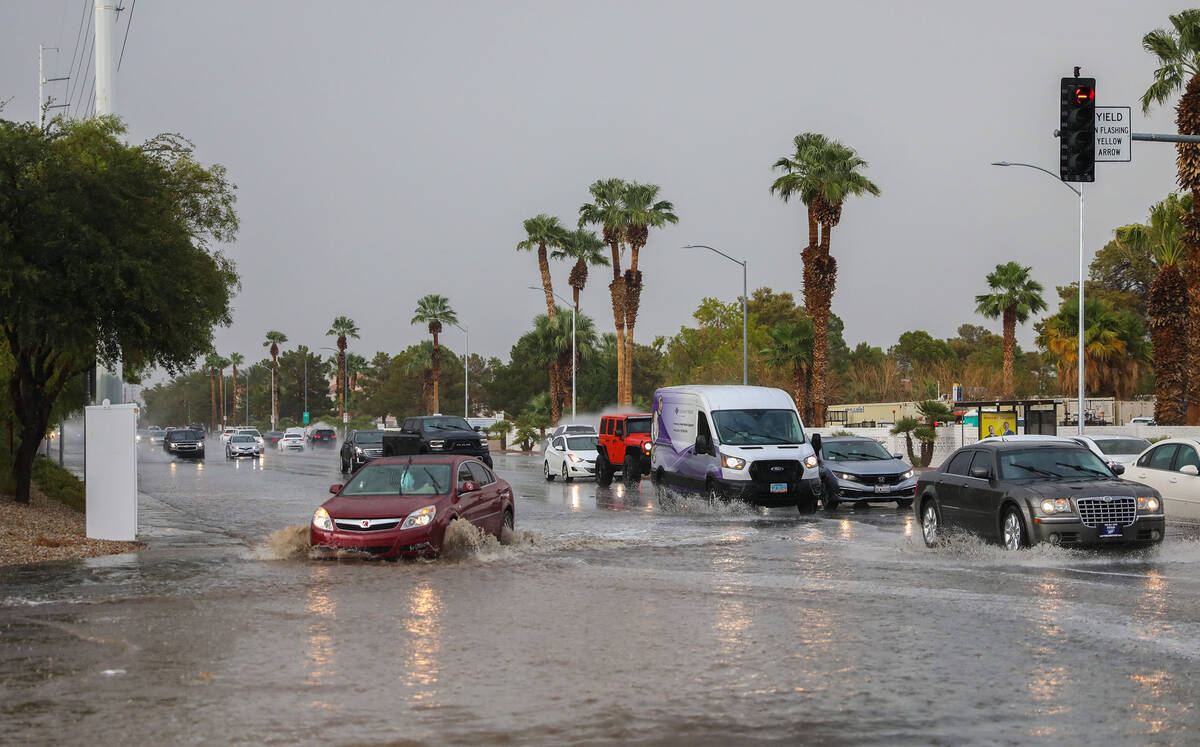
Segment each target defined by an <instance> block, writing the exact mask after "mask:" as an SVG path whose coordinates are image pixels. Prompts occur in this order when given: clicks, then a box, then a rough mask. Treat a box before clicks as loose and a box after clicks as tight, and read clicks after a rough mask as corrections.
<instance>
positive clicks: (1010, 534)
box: [1003, 506, 1029, 550]
mask: <svg viewBox="0 0 1200 747" xmlns="http://www.w3.org/2000/svg"><path fill="white" fill-rule="evenodd" d="M1003 538H1004V549H1005V550H1020V549H1021V548H1022V547H1026V546H1028V545H1029V538H1028V537H1027V536H1026V534H1025V522H1024V521H1023V520H1022V519H1021V513H1020V512H1019V511H1017V509H1015V508H1013V507H1011V506H1009V508H1008V510H1007V511H1005V512H1004V525H1003Z"/></svg>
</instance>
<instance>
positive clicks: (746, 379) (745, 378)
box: [742, 260, 750, 386]
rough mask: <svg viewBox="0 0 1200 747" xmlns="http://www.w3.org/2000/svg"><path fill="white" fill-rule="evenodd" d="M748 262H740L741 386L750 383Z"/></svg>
mask: <svg viewBox="0 0 1200 747" xmlns="http://www.w3.org/2000/svg"><path fill="white" fill-rule="evenodd" d="M748 264H750V261H749V260H746V261H745V262H742V386H746V385H747V384H749V383H750V373H749V372H750V368H749V364H748V363H747V361H748V360H749V356H748V354H747V352H746V351H747V348H746V265H748Z"/></svg>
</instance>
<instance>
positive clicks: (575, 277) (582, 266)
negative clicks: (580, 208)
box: [550, 228, 608, 313]
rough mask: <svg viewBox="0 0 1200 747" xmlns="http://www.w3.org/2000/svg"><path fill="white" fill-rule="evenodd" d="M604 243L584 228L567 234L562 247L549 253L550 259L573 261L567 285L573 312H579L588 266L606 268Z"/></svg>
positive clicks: (606, 259)
mask: <svg viewBox="0 0 1200 747" xmlns="http://www.w3.org/2000/svg"><path fill="white" fill-rule="evenodd" d="M603 249H604V242H603V241H601V240H600V239H599V237H597V236H596V234H595V233H593V232H591V231H588V230H587V229H585V228H580V229H577V230H574V231H570V232H568V233H567V234H566V235H565V236H564V237H563V242H562V246H560V247H558V248H557V249H555V250H554V251H552V252H551V253H550V258H551V259H573V260H575V265H574V266H573V267H571V275H570V277H569V278H568V279H567V285H569V286H571V295H572V298H573V300H574V301H575V312H576V313H578V312H579V294H580V293H582V292H583V288H584V286H585V285H587V279H588V265H597V266H604V267H607V266H608V258H607V257H605V256H604V254H603V253H602V252H603Z"/></svg>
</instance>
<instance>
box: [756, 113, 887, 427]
mask: <svg viewBox="0 0 1200 747" xmlns="http://www.w3.org/2000/svg"><path fill="white" fill-rule="evenodd" d="M792 142H793V145H794V146H795V152H794V153H793V154H792V155H791V156H785V157H783V158H780V159H779V160H778V161H776V162H775V166H774V168H775V169H776V170H779V171H782V172H784V173H783V174H782V175H781V176H780V177H779V178H777V179H776V180H775V181H774V182H773V183H772V184H771V192H772V193H773V194H778V195H779V196H780V197H782V198H783V201H784V202H787V201H788V200H789V199H790V198H792V197H799V198H800V199H801V201H803V202H804V204H805V205H806V206H807V207H808V246H807V247H805V248H804V250H803V251H802V252H801V255H800V256H801V259H802V261H803V263H804V305H805V308H806V309H807V310H808V314H809V316H810V317H812V320H813V366H812V401H813V420H814V425H816V426H823V425H824V424H825V376H826V371H827V369H828V365H829V363H828V358H829V313H830V306H831V305H832V303H833V290H834V286H835V285H836V283H837V261H836V260H835V259H834V258H833V256H832V255H831V254H830V252H829V238H830V233H831V232H832V231H833V228H834V226H836V225H838V223H840V222H841V218H842V205H843V203H844V202H845V201H846V198H847V197H851V196H854V195H862V194H871V195H879V193H880V191H879V187H877V186H876V185H875V184H874V183H873V182H871V181H870V180H869V179H867V178H866V177H865V176H864V175H863V174H862V173H861V171H860V169H862V168H865V167H866V166H867V162H866V161H864V160H863V159H862V158H860V157H859V156H858V154H857V153H855V151H854V149H853V148H849V147H847V146H845V145H842V144H841V143H839V142H837V141H836V140H830V139H829V138H827V137H825V136H824V135H821V134H818V133H812V132H806V133H803V134H801V135H797V136H796V137H795V138H794V139H793V141H792ZM818 228H819V229H820V231H819V233H818V230H817V229H818Z"/></svg>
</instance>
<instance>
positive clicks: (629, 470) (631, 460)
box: [621, 454, 642, 485]
mask: <svg viewBox="0 0 1200 747" xmlns="http://www.w3.org/2000/svg"><path fill="white" fill-rule="evenodd" d="M621 478H622V479H623V480H624V481H625V482H626V483H627V484H629V485H632V484H634V483H635V482H639V481H640V480H641V479H642V473H641V472H640V471H639V469H638V462H637V458H636V457H635V456H633V455H632V454H626V455H625V463H624V464H623V465H622V466H621Z"/></svg>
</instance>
